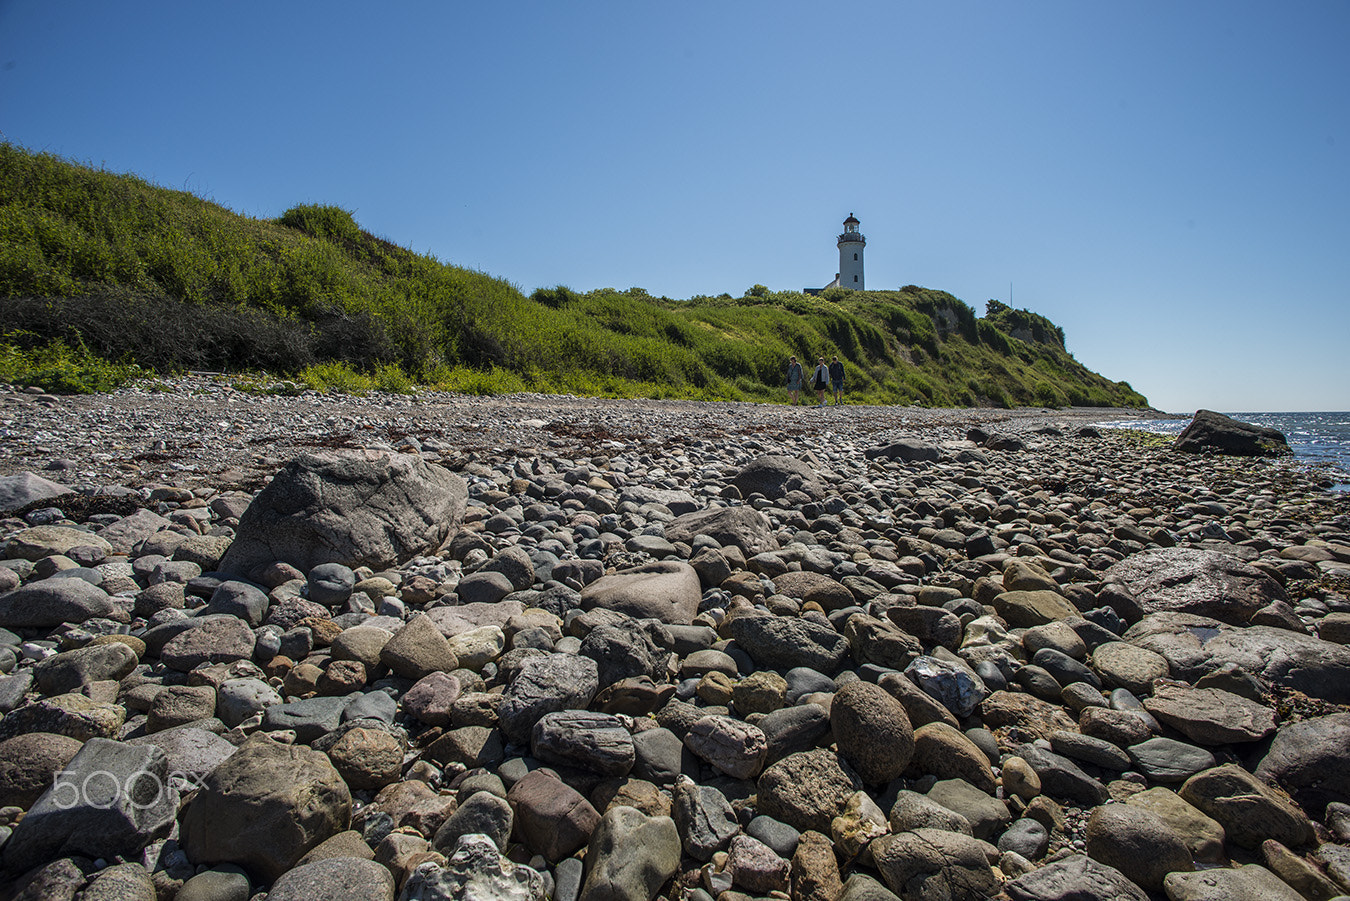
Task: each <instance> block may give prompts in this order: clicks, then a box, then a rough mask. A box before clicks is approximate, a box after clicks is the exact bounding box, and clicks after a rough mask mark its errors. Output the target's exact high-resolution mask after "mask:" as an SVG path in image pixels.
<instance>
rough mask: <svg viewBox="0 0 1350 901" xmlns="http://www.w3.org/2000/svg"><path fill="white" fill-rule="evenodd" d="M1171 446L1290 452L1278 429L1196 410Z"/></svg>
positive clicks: (1239, 453) (1253, 454)
mask: <svg viewBox="0 0 1350 901" xmlns="http://www.w3.org/2000/svg"><path fill="white" fill-rule="evenodd" d="M1172 447H1173V448H1175V449H1176V450H1179V451H1186V452H1188V453H1193V454H1194V453H1202V452H1206V451H1209V452H1217V453H1221V454H1231V455H1235V456H1244V457H1282V456H1288V455H1289V454H1292V453H1293V451H1291V450H1290V449H1289V442H1288V440H1287V439H1286V438H1285V437H1284V434H1283V433H1282V432H1280V431H1279V430H1277V429H1272V428H1267V427H1266V426H1260V425H1256V424H1254V423H1250V422H1242V421H1241V420H1238V419H1233V418H1232V417H1231V416H1225V415H1223V414H1222V413H1215V412H1214V411H1213V410H1196V411H1195V416H1194V417H1193V418H1192V419H1191V421H1190V423H1189V424H1188V425H1187V426H1186V428H1185V429H1183V430H1182V432H1181V434H1180V435H1178V436H1177V440H1176V441H1175V442H1174V443H1173V445H1172Z"/></svg>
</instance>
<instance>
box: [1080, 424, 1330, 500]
mask: <svg viewBox="0 0 1350 901" xmlns="http://www.w3.org/2000/svg"><path fill="white" fill-rule="evenodd" d="M1225 415H1227V416H1231V417H1233V418H1234V419H1237V420H1241V421H1242V422H1250V423H1255V424H1256V425H1263V426H1267V427H1269V428H1272V429H1278V430H1279V431H1281V432H1283V433H1284V437H1285V438H1286V439H1287V440H1288V441H1289V448H1290V450H1292V451H1293V452H1294V459H1295V460H1297V461H1299V462H1301V463H1306V464H1308V465H1309V466H1312V467H1316V468H1317V469H1319V470H1321V471H1324V472H1325V473H1326V475H1327V477H1328V478H1329V479H1331V480H1332V481H1333V482H1334V483H1335V486H1334V488H1333V490H1335V491H1346V492H1350V413H1227V414H1225ZM1190 422H1191V421H1190V420H1189V419H1123V420H1120V421H1117V422H1099V423H1097V425H1099V426H1103V427H1109V428H1114V429H1140V430H1142V431H1145V432H1155V433H1157V434H1159V435H1180V434H1181V430H1182V429H1184V428H1186V426H1188V425H1190Z"/></svg>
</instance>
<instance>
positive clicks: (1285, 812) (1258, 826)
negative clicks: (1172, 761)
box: [1177, 763, 1313, 849]
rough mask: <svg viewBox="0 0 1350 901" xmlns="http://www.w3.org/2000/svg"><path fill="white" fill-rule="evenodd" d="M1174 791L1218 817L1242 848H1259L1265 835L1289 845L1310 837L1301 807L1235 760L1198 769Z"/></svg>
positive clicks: (1298, 844) (1308, 825)
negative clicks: (1202, 769)
mask: <svg viewBox="0 0 1350 901" xmlns="http://www.w3.org/2000/svg"><path fill="white" fill-rule="evenodd" d="M1177 794H1179V795H1180V796H1181V797H1182V798H1183V799H1185V800H1186V801H1187V802H1188V803H1190V804H1191V805H1193V806H1195V807H1197V808H1199V809H1200V810H1201V811H1202V812H1204V813H1205V814H1207V815H1208V816H1210V817H1212V818H1213V819H1215V820H1217V821H1218V822H1219V824H1220V825H1222V826H1223V828H1224V832H1225V833H1226V834H1227V836H1228V839H1229V840H1230V841H1232V842H1234V843H1236V844H1238V845H1241V846H1242V847H1244V848H1252V849H1255V848H1259V847H1260V846H1261V843H1262V842H1263V841H1265V840H1266V839H1268V838H1273V839H1275V840H1276V841H1277V842H1279V843H1280V844H1282V845H1285V846H1287V847H1290V848H1297V847H1300V846H1302V845H1305V844H1307V843H1308V842H1310V841H1312V840H1313V828H1312V824H1311V823H1310V822H1309V820H1308V817H1307V816H1306V815H1305V814H1304V813H1303V811H1301V810H1299V809H1298V807H1297V806H1296V805H1295V804H1294V803H1293V802H1292V801H1290V800H1289V799H1288V798H1286V797H1283V796H1282V795H1280V794H1278V793H1277V792H1276V791H1275V790H1274V789H1271V788H1269V787H1267V786H1266V785H1265V783H1263V782H1261V781H1260V780H1258V779H1257V778H1256V777H1255V776H1253V775H1252V774H1251V773H1249V772H1247V771H1246V770H1244V769H1242V767H1240V766H1238V765H1237V764H1231V763H1230V764H1224V765H1223V766H1218V767H1214V768H1213V769H1209V770H1205V771H1204V772H1203V773H1197V774H1196V775H1194V776H1192V777H1191V778H1190V779H1187V780H1186V783H1185V784H1184V785H1182V786H1181V790H1180V791H1179V792H1177Z"/></svg>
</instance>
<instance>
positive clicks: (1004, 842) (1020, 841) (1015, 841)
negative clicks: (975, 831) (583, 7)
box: [998, 817, 1050, 860]
mask: <svg viewBox="0 0 1350 901" xmlns="http://www.w3.org/2000/svg"><path fill="white" fill-rule="evenodd" d="M1049 846H1050V833H1049V832H1047V831H1046V829H1045V827H1044V826H1043V825H1041V824H1040V823H1039V822H1038V821H1036V820H1033V819H1030V818H1028V817H1023V818H1022V819H1020V820H1014V821H1013V822H1012V824H1011V825H1010V826H1008V828H1007V830H1005V831H1004V833H1003V834H1002V835H1000V836H999V837H998V849H999V850H1000V851H1003V852H1005V853H1006V852H1008V851H1012V852H1015V853H1017V854H1020V855H1022V856H1023V857H1025V858H1026V859H1027V860H1040V859H1041V858H1042V857H1044V856H1045V850H1046V848H1048V847H1049Z"/></svg>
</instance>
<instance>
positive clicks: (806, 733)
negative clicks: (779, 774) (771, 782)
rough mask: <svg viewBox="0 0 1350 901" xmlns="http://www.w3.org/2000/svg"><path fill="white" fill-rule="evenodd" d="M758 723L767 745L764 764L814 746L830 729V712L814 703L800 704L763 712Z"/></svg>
mask: <svg viewBox="0 0 1350 901" xmlns="http://www.w3.org/2000/svg"><path fill="white" fill-rule="evenodd" d="M757 725H758V726H759V730H760V731H761V732H763V733H764V741H765V743H766V745H767V749H766V752H765V755H764V762H765V765H771V764H774V763H777V762H778V761H780V760H782V759H783V758H784V757H786V756H788V755H789V754H796V753H797V752H799V751H809V750H811V749H812V748H814V747H816V744H817V743H818V742H819V741H820V739H821V738H822V737H824V736H825V735H827V734H828V733H829V731H830V715H829V714H828V713H826V712H825V710H824V709H823V708H821V707H819V706H817V705H815V704H799V705H797V706H795V707H784V708H782V709H781V710H775V711H774V712H773V713H769V714H766V715H765V716H764V718H763V719H761V720H760V721H759V723H758V724H757Z"/></svg>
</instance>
